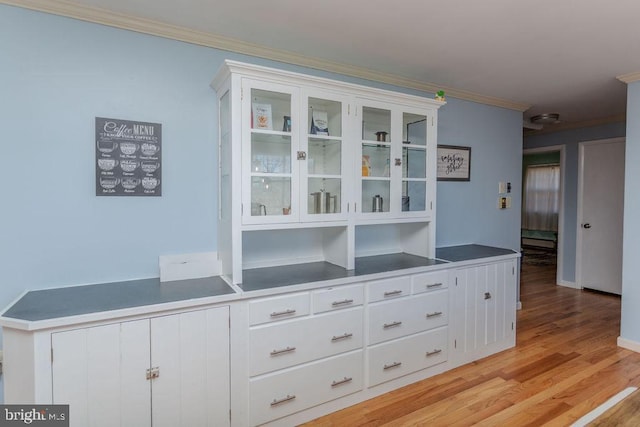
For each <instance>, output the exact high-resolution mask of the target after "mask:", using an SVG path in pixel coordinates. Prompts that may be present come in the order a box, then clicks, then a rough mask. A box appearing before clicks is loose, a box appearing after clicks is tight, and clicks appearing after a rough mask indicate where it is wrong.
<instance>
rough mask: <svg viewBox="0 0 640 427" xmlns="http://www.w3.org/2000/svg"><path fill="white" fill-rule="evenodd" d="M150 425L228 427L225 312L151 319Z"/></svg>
mask: <svg viewBox="0 0 640 427" xmlns="http://www.w3.org/2000/svg"><path fill="white" fill-rule="evenodd" d="M151 366H152V367H153V368H158V374H159V375H158V377H157V378H155V379H154V380H153V383H152V394H153V401H152V414H153V415H152V416H153V425H154V427H162V426H168V427H178V426H181V427H188V426H202V427H205V426H210V427H214V426H215V427H219V426H228V425H229V424H230V420H229V409H230V407H231V406H230V399H229V393H230V379H229V308H228V307H220V308H212V309H209V310H201V311H193V312H189V313H182V314H176V315H170V316H164V317H155V318H153V319H151Z"/></svg>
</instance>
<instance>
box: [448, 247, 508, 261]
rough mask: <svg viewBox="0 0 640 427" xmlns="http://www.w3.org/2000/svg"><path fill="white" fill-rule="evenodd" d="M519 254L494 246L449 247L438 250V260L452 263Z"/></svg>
mask: <svg viewBox="0 0 640 427" xmlns="http://www.w3.org/2000/svg"><path fill="white" fill-rule="evenodd" d="M516 253H517V252H515V251H512V250H511V249H503V248H494V247H493V246H482V245H460V246H448V247H446V248H436V258H438V259H441V260H445V261H450V262H459V261H469V260H473V259H479V258H491V257H494V256H502V255H514V254H516Z"/></svg>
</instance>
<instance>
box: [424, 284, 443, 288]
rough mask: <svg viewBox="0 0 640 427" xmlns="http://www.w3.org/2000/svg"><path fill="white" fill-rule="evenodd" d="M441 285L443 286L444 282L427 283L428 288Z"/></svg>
mask: <svg viewBox="0 0 640 427" xmlns="http://www.w3.org/2000/svg"><path fill="white" fill-rule="evenodd" d="M440 286H442V283H431V284H429V285H427V289H431V288H438V287H440Z"/></svg>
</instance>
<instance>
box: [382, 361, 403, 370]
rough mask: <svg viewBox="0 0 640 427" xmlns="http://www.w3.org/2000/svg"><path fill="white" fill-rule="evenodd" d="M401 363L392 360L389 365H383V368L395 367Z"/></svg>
mask: <svg viewBox="0 0 640 427" xmlns="http://www.w3.org/2000/svg"><path fill="white" fill-rule="evenodd" d="M400 365H402V362H393V363H392V364H391V365H384V368H382V369H384V370H387V369H391V368H397V367H398V366H400Z"/></svg>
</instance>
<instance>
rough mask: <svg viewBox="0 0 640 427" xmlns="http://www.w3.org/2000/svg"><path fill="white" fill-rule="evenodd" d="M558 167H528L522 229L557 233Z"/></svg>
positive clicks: (558, 201) (558, 202)
mask: <svg viewBox="0 0 640 427" xmlns="http://www.w3.org/2000/svg"><path fill="white" fill-rule="evenodd" d="M559 205H560V166H559V165H539V166H529V167H527V170H526V175H525V181H524V197H523V207H522V228H524V229H527V230H544V231H558V208H559Z"/></svg>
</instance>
